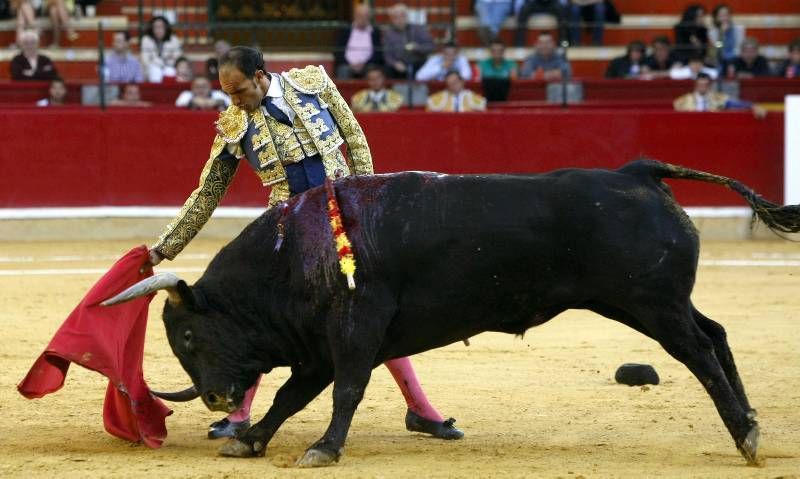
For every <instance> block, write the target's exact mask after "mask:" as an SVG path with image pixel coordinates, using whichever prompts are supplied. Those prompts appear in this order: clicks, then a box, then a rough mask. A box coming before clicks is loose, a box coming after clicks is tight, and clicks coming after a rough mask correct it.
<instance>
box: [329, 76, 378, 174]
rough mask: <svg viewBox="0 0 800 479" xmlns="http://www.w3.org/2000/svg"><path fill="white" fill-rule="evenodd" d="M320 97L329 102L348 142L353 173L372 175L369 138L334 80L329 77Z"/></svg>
mask: <svg viewBox="0 0 800 479" xmlns="http://www.w3.org/2000/svg"><path fill="white" fill-rule="evenodd" d="M323 74H324V73H323ZM319 97H320V99H321V100H322V101H324V102H325V103H327V104H328V111H330V113H331V115H332V116H333V119H334V120H335V121H336V124H337V125H338V126H339V130H340V131H341V132H342V137H344V141H345V142H346V143H347V156H348V159H349V161H350V167H351V168H352V170H353V174H355V175H371V174H372V173H373V167H372V155H371V154H370V152H369V145H368V144H367V138H366V137H365V136H364V131H363V130H362V129H361V125H359V124H358V120H356V117H355V116H354V115H353V111H352V110H350V107H349V106H348V105H347V101H345V99H344V98H342V95H341V93H339V90H338V89H337V88H336V85H334V83H333V80H331V79H330V78H327V82H326V84H325V88H324V89H323V90H322V92H320V94H319Z"/></svg>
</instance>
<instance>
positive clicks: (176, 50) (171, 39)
mask: <svg viewBox="0 0 800 479" xmlns="http://www.w3.org/2000/svg"><path fill="white" fill-rule="evenodd" d="M141 53H142V69H143V70H144V73H145V77H146V78H147V81H149V82H153V83H161V81H162V80H163V79H164V77H165V76H166V77H174V76H175V60H177V59H178V58H179V57H180V56H181V55H182V54H183V49H182V47H181V41H180V39H178V37H177V35H175V34H174V33H172V26H171V25H170V24H169V21H168V20H167V19H166V18H164V17H162V16H157V17H153V18H152V19H151V20H150V24H149V26H148V27H147V31H146V32H145V34H144V36H143V37H142V47H141Z"/></svg>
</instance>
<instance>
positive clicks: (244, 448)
mask: <svg viewBox="0 0 800 479" xmlns="http://www.w3.org/2000/svg"><path fill="white" fill-rule="evenodd" d="M332 378H333V373H332V372H331V371H330V370H325V371H319V372H315V373H313V374H308V373H307V372H306V373H305V375H302V374H300V373H299V372H297V371H292V375H291V376H290V377H289V379H288V380H287V381H286V382H285V383H284V384H283V386H281V388H280V389H279V390H278V392H277V393H275V399H274V400H273V402H272V406H271V407H270V408H269V411H267V414H266V415H265V416H264V418H263V419H261V420H260V421H258V422H257V423H256V424H254V425H253V426H252V427H251V428H250V429H248V430H247V431H245V432H243V433H241V434H240V435H239V436H238V437H236V438H232V439H230V440H228V442H226V443H225V444H223V445H222V446H221V447H220V448H219V453H220V454H221V455H223V456H229V457H253V456H263V455H264V454H265V453H266V451H267V444H269V441H270V440H271V439H272V436H274V435H275V433H276V432H278V429H279V428H280V427H281V425H282V424H283V423H284V422H285V421H286V420H287V419H289V418H290V417H292V416H293V415H295V414H297V413H298V412H299V411H301V410H302V409H303V408H304V407H306V406H307V405H308V403H310V402H311V400H312V399H314V398H315V397H317V396H318V395H319V393H321V392H322V390H323V389H325V388H326V387H327V386H328V384H330V383H331V379H332Z"/></svg>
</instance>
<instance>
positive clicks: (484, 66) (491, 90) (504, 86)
mask: <svg viewBox="0 0 800 479" xmlns="http://www.w3.org/2000/svg"><path fill="white" fill-rule="evenodd" d="M505 51H506V49H505V45H503V42H501V41H500V40H497V39H495V40H494V41H492V44H491V45H490V46H489V55H490V56H489V58H486V59H485V60H481V61H480V62H479V63H478V72H479V73H480V76H481V83H482V85H483V94H484V95H486V99H487V100H488V101H506V99H507V98H508V92H509V90H510V89H511V80H515V79H516V78H517V63H516V62H515V61H514V60H509V59H508V58H506V57H505Z"/></svg>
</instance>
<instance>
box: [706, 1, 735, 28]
mask: <svg viewBox="0 0 800 479" xmlns="http://www.w3.org/2000/svg"><path fill="white" fill-rule="evenodd" d="M723 8H727V9H728V11H729V12H730V11H731V7H729V6H728V4H727V3H720V4H719V5H717V6H716V7H714V10H712V11H711V12H712V13H711V17H712V18H713V20H714V26H715V27H717V28H720V27H721V26H722V25H721V24H720V23H719V19H718V18H717V16H718V15H719V11H720V10H722V9H723Z"/></svg>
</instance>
